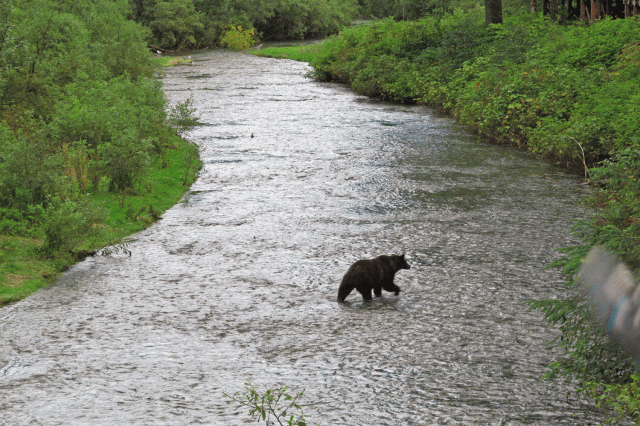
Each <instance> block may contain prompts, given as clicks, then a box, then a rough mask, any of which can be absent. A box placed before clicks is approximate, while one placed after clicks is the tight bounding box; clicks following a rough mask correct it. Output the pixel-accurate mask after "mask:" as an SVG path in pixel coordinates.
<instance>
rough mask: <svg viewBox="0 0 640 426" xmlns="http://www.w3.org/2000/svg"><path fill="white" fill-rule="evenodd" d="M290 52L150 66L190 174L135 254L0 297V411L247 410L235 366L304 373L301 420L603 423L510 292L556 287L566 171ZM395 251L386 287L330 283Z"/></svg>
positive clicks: (299, 381) (157, 421) (241, 372)
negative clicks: (321, 78)
mask: <svg viewBox="0 0 640 426" xmlns="http://www.w3.org/2000/svg"><path fill="white" fill-rule="evenodd" d="M307 71H308V67H307V66H306V65H305V64H302V63H296V62H292V61H282V60H280V61H279V60H273V59H264V58H257V57H252V56H250V55H246V54H241V53H232V52H224V51H213V52H208V53H202V54H197V55H195V63H194V65H193V66H183V67H178V68H173V69H170V70H168V71H167V72H166V76H165V77H164V84H165V89H166V93H167V96H168V98H169V99H170V100H171V101H172V102H179V101H183V100H185V99H187V97H188V96H190V95H193V98H194V101H195V105H196V106H197V107H198V113H199V115H200V116H201V117H202V122H203V123H204V125H203V126H201V127H199V128H198V129H197V130H195V131H193V132H192V133H191V134H190V135H189V138H190V139H191V140H193V141H195V142H197V143H198V144H199V145H200V146H201V148H202V158H203V160H204V169H203V171H202V174H201V177H200V179H199V180H198V181H197V182H196V183H195V184H194V186H193V187H192V191H191V192H190V193H189V194H188V195H187V196H186V197H185V198H184V200H183V201H182V202H181V203H180V204H178V205H177V206H175V207H174V208H172V209H171V210H169V211H167V212H166V213H165V215H164V216H163V219H162V220H161V221H160V222H158V223H156V224H154V225H153V226H152V227H150V228H149V229H148V230H146V231H144V232H141V233H139V234H137V235H136V236H135V239H136V242H135V243H134V244H132V245H131V246H130V249H131V251H132V252H133V254H132V256H131V257H125V256H113V257H96V258H92V259H88V260H86V261H85V262H83V263H81V264H79V265H78V266H77V267H75V268H73V269H72V270H71V271H69V272H68V273H66V274H64V275H63V276H61V277H60V279H59V280H57V282H56V283H55V284H54V285H52V286H51V287H49V288H47V289H44V290H42V291H40V292H38V293H36V294H34V295H33V296H31V297H30V298H28V299H26V300H24V301H21V302H19V303H16V304H14V305H11V306H9V307H6V308H3V309H2V310H0V337H1V340H0V424H2V425H30V424H33V425H76V424H77V425H82V424H87V425H114V424H138V425H185V424H209V425H239V424H245V423H249V420H248V418H247V417H246V413H244V412H242V411H241V410H239V409H238V408H236V407H235V406H234V405H232V404H229V403H228V402H227V401H226V400H225V398H224V397H223V396H222V392H223V391H229V392H235V391H238V390H241V389H242V387H243V383H244V382H245V381H247V380H251V381H253V382H254V383H255V384H259V385H266V386H269V387H274V386H276V385H284V384H286V385H289V386H290V387H292V388H293V389H294V390H303V389H304V390H305V396H304V398H303V400H302V403H303V405H304V404H306V405H307V410H306V412H307V413H308V414H310V415H311V417H310V418H309V421H310V424H315V425H349V426H353V425H444V424H461V425H475V424H495V425H524V424H536V425H545V424H549V425H557V424H576V423H578V424H597V423H599V422H603V421H604V419H605V418H604V416H603V414H602V413H598V412H596V411H594V410H593V409H592V407H591V406H590V405H588V404H585V402H584V401H579V400H576V399H569V400H567V399H566V397H565V395H566V393H567V391H569V390H571V389H573V387H572V386H571V384H570V383H567V382H566V381H560V380H553V381H547V380H543V379H542V376H543V375H544V374H545V373H546V372H547V368H546V365H547V364H548V363H549V362H550V361H551V360H552V359H553V355H554V350H553V349H550V348H548V347H546V346H545V343H546V342H547V341H548V340H549V339H550V338H551V337H552V335H553V331H551V330H549V329H548V328H547V326H546V325H545V324H544V323H543V322H542V320H541V317H540V316H539V314H537V313H536V312H532V311H530V310H529V309H528V308H527V307H526V306H524V305H523V303H524V302H525V301H527V300H530V299H533V298H550V297H555V296H556V295H559V292H560V288H561V284H562V282H563V280H562V277H561V276H560V274H559V273H558V271H555V270H545V269H544V267H545V265H546V264H547V263H548V262H550V261H551V260H552V259H553V258H554V257H555V256H556V254H555V250H556V249H557V248H559V247H563V246H566V245H569V244H571V243H572V241H571V240H570V237H569V236H568V235H567V230H568V228H569V227H570V224H571V220H572V218H574V217H578V216H580V215H581V212H580V211H579V210H578V208H577V207H576V206H577V200H578V198H579V197H580V196H581V195H583V194H584V189H583V188H582V187H581V185H580V183H579V181H578V180H577V179H576V178H575V177H573V176H568V175H565V174H564V173H563V172H562V171H561V170H558V169H555V168H553V167H552V166H549V165H547V164H543V163H540V162H538V161H536V160H535V159H534V158H532V157H531V156H529V155H528V154H526V153H522V152H520V151H517V150H513V149H510V148H504V147H498V146H492V145H487V144H482V143H478V141H477V140H476V137H475V136H473V135H471V134H469V133H468V132H467V131H466V130H465V129H464V128H463V127H461V126H459V125H457V124H456V123H455V121H453V120H452V119H450V118H447V117H445V116H442V115H439V114H436V113H434V112H433V111H430V110H428V109H426V108H422V107H407V106H398V105H392V104H387V103H382V102H376V101H372V100H368V99H366V98H363V97H359V96H357V95H354V94H353V93H351V92H350V91H349V90H347V89H346V88H344V87H342V86H340V85H334V84H323V83H317V82H313V81H311V80H308V79H305V77H304V74H305V73H306V72H307ZM252 134H253V137H252ZM393 253H397V254H400V253H406V256H407V259H408V261H409V263H410V264H411V269H410V270H403V271H400V272H399V273H398V274H397V276H396V283H397V284H398V285H399V286H400V287H401V288H402V290H403V291H402V293H400V295H399V296H394V295H392V294H390V293H385V294H384V297H383V298H381V299H377V300H374V301H373V302H372V303H363V302H362V299H361V297H360V296H359V294H357V293H355V292H354V293H352V294H351V296H350V297H349V298H348V299H347V301H348V303H346V304H338V303H336V302H335V299H336V294H337V288H338V285H339V282H340V280H341V278H342V275H343V274H344V273H345V272H346V270H347V269H348V267H349V265H350V264H351V263H353V262H354V261H356V260H358V259H362V258H371V257H375V256H378V255H380V254H393Z"/></svg>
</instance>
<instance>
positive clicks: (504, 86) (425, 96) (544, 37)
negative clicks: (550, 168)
mask: <svg viewBox="0 0 640 426" xmlns="http://www.w3.org/2000/svg"><path fill="white" fill-rule="evenodd" d="M639 40H640V22H639V20H638V19H636V18H628V19H619V20H612V19H605V20H602V21H598V22H594V23H592V24H591V25H589V26H583V25H577V24H576V25H565V26H561V25H558V24H556V23H553V22H550V21H548V20H546V19H542V18H541V17H540V16H536V15H531V14H527V15H522V16H520V17H512V18H507V19H505V22H504V24H503V25H492V26H486V25H484V24H483V16H482V15H480V14H476V13H475V12H474V11H472V12H470V13H467V14H463V13H456V14H452V15H446V16H443V17H442V18H434V17H428V18H423V19H421V20H418V21H412V22H395V21H393V20H383V21H377V22H374V23H370V24H366V25H360V26H357V27H354V28H350V29H346V30H343V31H342V32H341V33H340V34H339V35H338V36H336V37H332V38H331V39H329V40H328V41H327V42H326V43H324V44H323V45H322V46H321V47H320V48H319V50H318V53H317V54H316V56H315V58H314V59H313V60H312V61H311V64H312V65H313V66H314V69H315V70H314V73H315V75H316V77H317V78H320V79H325V80H335V81H340V82H343V83H346V84H349V85H351V87H352V88H353V89H354V90H356V91H357V92H359V93H361V94H365V95H369V96H377V97H380V98H383V99H388V100H393V101H399V102H420V103H424V104H428V105H432V106H434V107H437V108H440V109H443V110H445V111H448V112H450V113H452V114H453V115H454V116H455V117H457V118H459V119H460V121H461V122H462V123H463V124H466V125H469V126H470V127H471V128H473V129H475V130H477V131H478V132H479V133H481V134H482V135H484V136H485V137H487V138H490V139H491V140H494V141H497V142H500V143H506V144H511V145H516V146H520V147H523V148H526V149H528V150H530V151H532V152H534V153H536V154H538V155H540V156H542V157H545V158H547V159H549V160H550V161H553V162H556V163H558V164H560V165H562V166H566V167H569V168H572V169H574V170H576V171H579V172H580V173H584V174H585V177H588V178H589V180H590V182H591V183H592V184H593V186H594V191H593V192H592V193H591V195H590V196H588V197H587V198H586V199H585V204H586V205H588V206H589V207H590V208H591V209H590V211H592V212H593V213H592V216H591V217H590V218H589V219H588V220H582V221H578V222H576V225H575V227H574V229H573V232H575V233H576V234H577V235H579V236H580V237H582V240H583V244H581V245H580V246H577V247H572V248H568V249H566V250H565V252H566V256H565V257H564V258H563V259H562V260H560V261H559V262H558V266H561V267H563V268H564V270H565V272H566V273H567V276H568V277H572V276H573V274H574V273H575V272H576V271H577V269H578V267H579V266H580V263H581V260H582V258H583V257H584V256H585V255H586V253H587V252H588V251H589V249H590V248H591V247H592V246H594V245H603V246H606V247H609V248H611V249H613V250H614V251H616V252H617V253H619V254H620V255H622V257H623V259H624V260H625V261H626V262H627V263H628V264H629V265H630V266H631V267H632V268H635V269H636V270H637V268H639V267H640V244H639V242H640V201H639V195H640V185H639V184H638V178H639V177H640V137H639V136H638V135H640V85H639V84H638V82H639V81H640V42H639ZM573 286H574V283H573V281H570V282H569V283H568V284H567V287H568V289H567V294H568V296H567V299H566V300H547V301H538V302H535V303H533V304H532V305H533V306H534V307H536V308H539V309H541V310H542V311H543V313H544V315H545V318H546V319H547V320H548V321H549V322H551V323H554V324H557V325H558V326H559V327H560V330H561V332H562V334H561V336H560V337H559V338H558V339H557V341H556V342H555V343H556V344H557V345H559V346H561V347H563V348H564V349H565V353H566V355H565V356H564V357H562V358H561V359H559V360H557V361H556V362H555V363H553V364H552V366H551V368H552V370H551V373H550V374H551V375H556V374H569V375H572V376H574V377H575V378H577V379H578V380H579V382H580V386H581V389H582V390H584V391H586V392H589V393H590V394H591V395H593V396H595V397H596V398H597V399H598V401H599V402H600V403H602V404H604V405H609V406H612V407H614V408H615V410H616V411H617V412H618V413H624V414H631V415H632V416H634V417H637V416H638V414H639V413H640V411H638V408H637V407H638V404H637V402H634V401H637V398H638V397H639V396H640V395H638V392H637V388H638V386H637V383H636V382H632V380H631V374H632V373H633V371H634V365H633V362H632V360H631V359H629V357H628V356H627V355H625V354H623V353H622V352H621V351H620V350H619V349H618V348H617V347H616V345H614V344H612V343H611V342H609V341H608V340H607V339H606V337H605V336H603V334H602V332H601V331H600V330H599V329H598V328H597V327H596V326H595V325H594V324H593V323H592V322H591V321H590V319H589V318H588V317H587V315H586V310H585V309H584V302H583V301H582V300H581V299H580V298H578V297H572V296H573V295H574V294H575V292H574V291H573V290H572V287H573ZM634 392H635V393H634ZM629 395H631V396H629Z"/></svg>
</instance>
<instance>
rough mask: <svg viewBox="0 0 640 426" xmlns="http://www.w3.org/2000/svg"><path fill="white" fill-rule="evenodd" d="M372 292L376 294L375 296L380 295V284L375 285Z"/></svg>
mask: <svg viewBox="0 0 640 426" xmlns="http://www.w3.org/2000/svg"><path fill="white" fill-rule="evenodd" d="M373 294H375V295H376V297H381V296H382V286H381V285H379V286H376V287H374V288H373Z"/></svg>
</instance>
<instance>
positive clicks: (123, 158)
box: [98, 132, 151, 191]
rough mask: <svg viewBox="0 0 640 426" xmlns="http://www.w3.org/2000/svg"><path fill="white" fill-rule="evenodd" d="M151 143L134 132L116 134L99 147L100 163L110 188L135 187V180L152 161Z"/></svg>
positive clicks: (119, 189) (112, 189) (116, 189)
mask: <svg viewBox="0 0 640 426" xmlns="http://www.w3.org/2000/svg"><path fill="white" fill-rule="evenodd" d="M150 150H151V143H150V140H148V139H139V138H138V137H137V135H135V134H134V133H132V132H123V133H121V134H119V135H116V136H115V137H114V138H112V139H111V141H109V142H106V143H104V144H102V145H100V146H99V147H98V155H99V164H100V166H101V168H102V170H103V171H104V173H105V174H106V175H107V176H108V177H109V179H110V183H109V190H111V191H125V190H126V189H127V188H128V189H133V186H134V185H133V183H134V180H135V179H137V178H139V177H141V176H142V175H143V174H144V172H145V171H146V170H147V168H148V166H149V162H150V157H149V151H150Z"/></svg>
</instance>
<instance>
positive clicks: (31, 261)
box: [0, 139, 199, 306]
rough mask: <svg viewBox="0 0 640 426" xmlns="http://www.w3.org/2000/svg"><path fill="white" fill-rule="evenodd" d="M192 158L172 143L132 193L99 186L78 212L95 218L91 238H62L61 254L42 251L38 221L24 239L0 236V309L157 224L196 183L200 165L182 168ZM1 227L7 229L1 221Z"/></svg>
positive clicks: (182, 145) (188, 148)
mask: <svg viewBox="0 0 640 426" xmlns="http://www.w3.org/2000/svg"><path fill="white" fill-rule="evenodd" d="M194 155H197V151H195V152H194V148H193V146H192V145H191V144H189V143H188V142H186V141H182V140H179V139H177V140H176V145H175V146H173V147H171V149H168V150H167V153H166V158H165V162H166V164H167V167H166V168H163V167H162V159H161V158H159V157H158V158H156V159H155V160H154V161H153V162H152V164H151V165H150V168H149V170H148V173H147V174H146V175H145V176H144V177H143V178H141V179H140V180H139V182H138V184H137V185H136V188H135V189H132V190H130V191H125V192H121V193H114V192H110V191H108V185H107V182H103V184H102V185H101V188H99V189H98V190H97V191H96V192H94V193H92V194H91V195H89V197H88V199H87V200H86V205H85V206H83V209H85V210H87V211H92V212H97V214H98V216H97V217H98V218H99V220H98V221H96V222H95V223H92V224H91V226H92V229H94V230H95V232H90V233H84V234H82V235H79V237H80V238H79V239H78V240H75V239H73V235H67V236H63V237H62V239H63V240H65V242H67V243H69V244H70V245H68V244H63V247H64V249H60V250H49V249H47V247H46V235H45V233H46V231H45V229H44V226H45V223H44V221H42V220H40V219H37V218H34V219H35V222H33V223H25V224H23V226H24V228H23V231H22V232H21V233H22V234H27V235H29V236H26V237H25V236H20V235H8V234H5V235H0V265H1V266H0V306H2V305H6V304H7V303H11V302H15V301H18V300H20V299H23V298H25V297H27V296H29V295H30V294H31V293H33V292H34V291H37V290H39V289H41V288H43V287H46V286H47V285H48V284H49V283H50V282H51V280H52V279H53V278H55V277H56V276H57V275H58V274H59V273H60V272H62V271H64V270H66V269H68V268H69V267H70V266H72V265H73V264H75V263H76V262H77V261H78V260H81V259H82V258H84V257H85V256H87V255H89V254H91V253H94V252H95V251H99V249H101V248H103V247H105V246H109V245H113V244H118V243H120V242H121V241H122V239H123V238H124V237H126V236H128V235H131V234H133V233H136V232H138V231H141V230H143V229H145V228H146V227H148V226H149V225H150V224H151V223H153V222H155V221H156V220H158V219H159V218H160V216H161V215H162V213H164V211H166V210H167V209H168V208H170V207H171V206H173V205H174V204H176V203H177V202H178V201H179V200H180V199H181V198H182V196H183V195H184V193H185V192H186V191H187V190H188V186H189V185H190V184H191V183H192V182H193V180H195V177H196V171H197V169H199V162H198V163H196V164H194V165H192V166H191V167H189V169H187V168H186V163H189V162H191V161H194V158H193V156H194ZM185 174H187V175H185ZM185 178H186V184H184V183H185ZM72 219H73V218H72ZM4 225H7V220H6V219H5V221H4ZM13 225H14V227H16V226H18V225H19V224H18V223H14V224H13ZM64 225H69V224H68V223H65V224H64ZM68 230H69V233H73V232H75V231H76V229H75V228H73V227H71V226H69V229H68ZM69 240H72V241H69Z"/></svg>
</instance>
